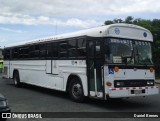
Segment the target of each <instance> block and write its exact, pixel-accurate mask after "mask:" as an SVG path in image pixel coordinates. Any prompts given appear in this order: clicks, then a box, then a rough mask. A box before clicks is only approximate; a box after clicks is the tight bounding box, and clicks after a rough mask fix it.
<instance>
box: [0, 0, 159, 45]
mask: <svg viewBox="0 0 160 121" xmlns="http://www.w3.org/2000/svg"><path fill="white" fill-rule="evenodd" d="M127 16H132V17H134V18H142V19H150V20H152V19H160V1H159V0H0V48H3V47H4V46H6V45H8V44H12V43H17V42H21V41H27V40H32V39H36V38H42V37H47V36H54V35H58V34H63V33H69V32H74V31H78V30H83V29H87V28H93V27H97V26H102V25H103V24H104V22H105V21H106V20H113V19H115V18H121V19H125V18H126V17H127Z"/></svg>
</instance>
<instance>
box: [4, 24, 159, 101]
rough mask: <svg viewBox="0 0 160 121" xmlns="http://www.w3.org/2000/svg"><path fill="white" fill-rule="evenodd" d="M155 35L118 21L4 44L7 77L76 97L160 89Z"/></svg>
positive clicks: (141, 93) (140, 93)
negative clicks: (159, 86)
mask: <svg viewBox="0 0 160 121" xmlns="http://www.w3.org/2000/svg"><path fill="white" fill-rule="evenodd" d="M152 42H153V37H152V34H151V32H150V31H148V30H147V29H145V28H142V27H139V26H136V25H131V24H112V25H107V26H101V27H97V28H93V29H88V30H84V31H79V32H74V33H69V34H64V35H57V36H51V37H47V38H41V39H36V40H32V41H27V42H23V43H16V44H14V45H9V46H7V47H5V48H4V77H6V78H13V80H14V84H15V86H17V87H18V86H20V84H21V83H27V84H31V85H36V86H40V87H45V88H49V89H55V90H60V91H66V92H68V93H69V95H70V97H71V99H72V100H73V101H77V102H81V101H83V100H84V97H86V96H88V97H92V98H98V99H104V100H107V99H108V98H123V97H135V96H148V95H155V94H158V93H159V88H158V86H156V85H155V70H154V65H153V62H152V54H151V53H152V52H151V44H152Z"/></svg>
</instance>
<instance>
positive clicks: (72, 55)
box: [68, 39, 77, 58]
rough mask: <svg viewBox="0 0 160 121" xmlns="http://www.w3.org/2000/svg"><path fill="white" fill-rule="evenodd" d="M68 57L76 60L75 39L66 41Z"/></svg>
mask: <svg viewBox="0 0 160 121" xmlns="http://www.w3.org/2000/svg"><path fill="white" fill-rule="evenodd" d="M68 57H69V58H76V57H77V41H76V39H73V40H69V41H68Z"/></svg>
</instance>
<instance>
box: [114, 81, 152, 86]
mask: <svg viewBox="0 0 160 121" xmlns="http://www.w3.org/2000/svg"><path fill="white" fill-rule="evenodd" d="M147 81H153V84H152V85H147ZM144 86H154V80H115V81H114V87H144Z"/></svg>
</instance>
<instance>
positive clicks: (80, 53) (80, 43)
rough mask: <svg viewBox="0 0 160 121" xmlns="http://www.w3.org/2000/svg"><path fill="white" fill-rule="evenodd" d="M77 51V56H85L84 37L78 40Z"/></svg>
mask: <svg viewBox="0 0 160 121" xmlns="http://www.w3.org/2000/svg"><path fill="white" fill-rule="evenodd" d="M77 51H78V58H84V57H86V40H85V39H79V40H78V48H77Z"/></svg>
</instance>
